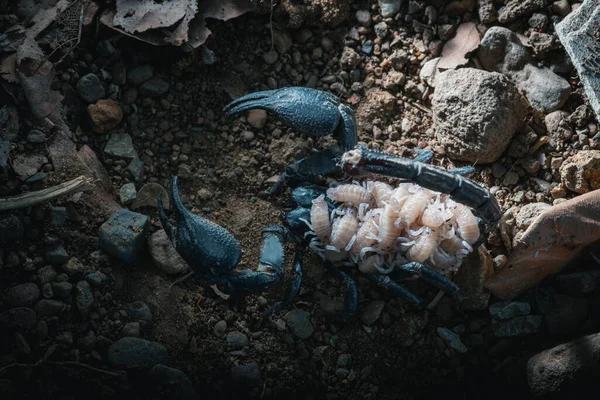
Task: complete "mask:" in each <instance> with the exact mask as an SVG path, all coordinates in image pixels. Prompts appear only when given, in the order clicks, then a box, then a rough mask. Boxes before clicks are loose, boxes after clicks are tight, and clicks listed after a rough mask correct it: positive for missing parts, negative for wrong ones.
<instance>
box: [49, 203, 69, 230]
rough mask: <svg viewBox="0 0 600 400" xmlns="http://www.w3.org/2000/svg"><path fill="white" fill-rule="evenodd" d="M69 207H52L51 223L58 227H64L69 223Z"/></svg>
mask: <svg viewBox="0 0 600 400" xmlns="http://www.w3.org/2000/svg"><path fill="white" fill-rule="evenodd" d="M67 219H68V215H67V208H66V207H52V209H50V223H51V224H52V225H53V226H55V227H57V228H62V227H64V226H65V225H66V224H67Z"/></svg>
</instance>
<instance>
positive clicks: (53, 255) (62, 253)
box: [44, 246, 69, 265]
mask: <svg viewBox="0 0 600 400" xmlns="http://www.w3.org/2000/svg"><path fill="white" fill-rule="evenodd" d="M44 258H45V259H46V262H47V263H48V264H52V265H62V264H64V263H66V262H67V261H68V260H69V254H68V253H67V251H66V250H65V248H64V247H62V246H56V247H53V248H52V249H50V250H48V251H47V252H46V255H45V257H44Z"/></svg>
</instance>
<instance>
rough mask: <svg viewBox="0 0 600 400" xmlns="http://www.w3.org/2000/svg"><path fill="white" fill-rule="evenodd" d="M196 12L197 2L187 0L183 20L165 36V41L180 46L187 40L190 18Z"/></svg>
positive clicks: (192, 17)
mask: <svg viewBox="0 0 600 400" xmlns="http://www.w3.org/2000/svg"><path fill="white" fill-rule="evenodd" d="M197 12H198V3H197V2H196V1H195V0H191V1H189V2H188V5H187V10H186V13H185V17H184V18H183V21H181V23H180V24H179V25H178V26H177V28H176V29H175V30H174V31H173V32H172V33H171V34H170V35H169V36H167V37H166V39H165V41H166V42H167V43H170V44H172V45H174V46H181V45H182V44H183V43H185V42H187V41H188V30H189V27H190V22H192V19H194V17H195V16H196V13H197Z"/></svg>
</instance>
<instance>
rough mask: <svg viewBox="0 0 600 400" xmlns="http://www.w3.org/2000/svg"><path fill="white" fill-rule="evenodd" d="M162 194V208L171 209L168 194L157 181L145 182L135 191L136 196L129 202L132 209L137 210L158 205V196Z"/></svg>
mask: <svg viewBox="0 0 600 400" xmlns="http://www.w3.org/2000/svg"><path fill="white" fill-rule="evenodd" d="M160 194H162V201H163V208H164V209H165V210H170V209H171V201H170V199H169V194H168V193H167V191H166V189H165V188H164V187H162V186H161V185H159V184H158V183H154V182H150V183H146V184H145V185H144V186H142V187H141V188H140V190H139V191H138V192H137V195H136V198H135V200H134V201H133V203H132V204H131V209H132V210H137V209H140V208H143V207H152V208H157V207H158V196H159V195H160Z"/></svg>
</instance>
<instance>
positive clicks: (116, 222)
mask: <svg viewBox="0 0 600 400" xmlns="http://www.w3.org/2000/svg"><path fill="white" fill-rule="evenodd" d="M149 223H150V219H149V218H148V217H147V216H146V215H143V214H138V213H135V212H132V211H129V210H119V211H117V212H116V213H114V214H113V215H112V216H111V217H110V218H109V219H108V221H106V222H105V223H104V224H102V226H101V227H100V232H99V235H98V236H99V239H100V241H99V247H100V249H101V250H104V251H105V252H107V253H108V254H110V255H111V256H113V257H116V258H118V259H120V260H122V261H124V262H126V263H131V262H133V260H134V259H135V257H136V255H137V253H138V252H139V251H140V250H141V248H142V247H143V245H144V239H145V236H146V232H147V230H148V225H149Z"/></svg>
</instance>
